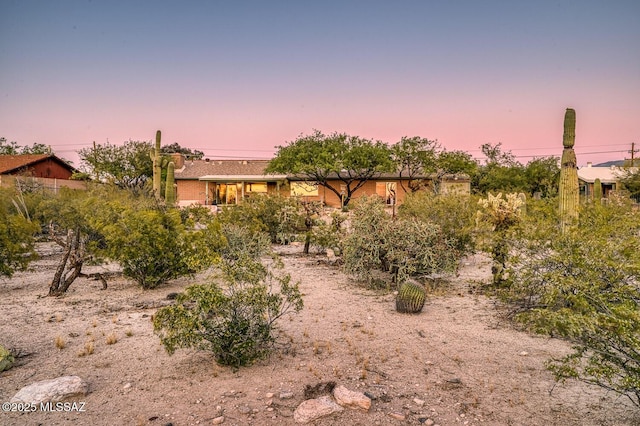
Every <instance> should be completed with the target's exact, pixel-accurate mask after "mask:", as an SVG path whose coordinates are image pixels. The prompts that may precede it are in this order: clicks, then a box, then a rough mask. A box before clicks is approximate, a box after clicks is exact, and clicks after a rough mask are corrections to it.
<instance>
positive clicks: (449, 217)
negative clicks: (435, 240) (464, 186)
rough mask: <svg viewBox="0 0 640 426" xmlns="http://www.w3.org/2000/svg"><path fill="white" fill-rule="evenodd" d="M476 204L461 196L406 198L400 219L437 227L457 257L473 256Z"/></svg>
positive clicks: (427, 194) (419, 194) (414, 195)
mask: <svg viewBox="0 0 640 426" xmlns="http://www.w3.org/2000/svg"><path fill="white" fill-rule="evenodd" d="M476 206H477V201H476V198H475V197H473V196H468V195H460V194H443V195H433V194H432V193H430V192H427V191H419V192H415V193H412V194H409V195H408V196H407V198H406V199H405V201H404V203H403V204H402V205H400V207H399V208H398V215H399V216H400V217H401V218H409V217H413V218H416V219H419V220H421V221H424V222H431V223H435V224H437V225H438V226H439V227H440V229H441V231H442V233H443V234H444V236H445V238H447V239H448V240H450V241H451V242H452V244H453V246H454V247H455V249H456V250H457V251H458V253H459V255H461V256H462V255H465V254H468V253H471V252H473V250H474V248H475V243H474V237H473V232H474V224H475V214H476V210H477V208H476Z"/></svg>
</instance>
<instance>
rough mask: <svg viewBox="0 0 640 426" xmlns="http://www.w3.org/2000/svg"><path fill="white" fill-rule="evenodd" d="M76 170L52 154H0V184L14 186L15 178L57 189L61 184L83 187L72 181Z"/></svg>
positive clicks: (81, 183)
mask: <svg viewBox="0 0 640 426" xmlns="http://www.w3.org/2000/svg"><path fill="white" fill-rule="evenodd" d="M76 172H77V170H76V169H75V168H74V167H73V166H71V165H70V164H69V163H67V162H66V161H64V160H63V159H61V158H59V157H56V156H55V155H53V154H23V155H0V186H4V187H7V186H15V184H16V180H21V181H23V182H26V183H28V184H33V183H35V184H38V185H41V186H43V187H45V188H48V189H54V190H57V188H59V187H61V186H68V187H72V188H84V187H85V184H84V182H79V181H72V180H70V179H71V176H72V175H73V174H74V173H76Z"/></svg>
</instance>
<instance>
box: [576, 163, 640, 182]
mask: <svg viewBox="0 0 640 426" xmlns="http://www.w3.org/2000/svg"><path fill="white" fill-rule="evenodd" d="M637 170H638V168H637V167H629V168H626V169H624V168H621V167H616V166H611V167H593V166H586V167H581V168H579V169H578V179H580V180H581V181H584V182H587V183H593V182H595V181H596V179H600V182H601V183H615V182H618V181H619V180H620V179H621V178H623V177H624V175H625V174H626V173H627V171H631V172H634V171H637Z"/></svg>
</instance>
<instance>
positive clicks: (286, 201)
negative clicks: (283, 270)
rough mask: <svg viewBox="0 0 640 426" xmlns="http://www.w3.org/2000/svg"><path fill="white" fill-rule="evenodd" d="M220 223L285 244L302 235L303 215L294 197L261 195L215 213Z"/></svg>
mask: <svg viewBox="0 0 640 426" xmlns="http://www.w3.org/2000/svg"><path fill="white" fill-rule="evenodd" d="M218 218H219V220H220V222H222V223H233V224H238V225H242V226H245V227H248V228H250V229H252V230H254V231H264V232H266V233H267V234H269V238H270V239H271V242H272V243H278V244H288V243H289V242H291V241H294V240H296V238H297V236H298V234H300V233H301V232H303V231H304V230H305V229H306V228H305V224H304V212H303V208H302V205H301V204H300V202H299V201H298V200H297V199H296V198H291V197H283V196H281V195H270V194H269V195H267V194H261V195H257V196H254V197H250V198H247V199H245V200H243V201H242V203H240V204H238V205H236V206H231V207H226V208H224V209H222V211H221V212H220V213H219V214H218Z"/></svg>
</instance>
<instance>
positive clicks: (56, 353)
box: [0, 245, 640, 426]
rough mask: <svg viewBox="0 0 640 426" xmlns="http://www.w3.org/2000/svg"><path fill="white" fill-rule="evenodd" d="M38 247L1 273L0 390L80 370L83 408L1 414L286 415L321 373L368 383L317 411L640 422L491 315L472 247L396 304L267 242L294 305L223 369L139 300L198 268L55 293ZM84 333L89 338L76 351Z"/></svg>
mask: <svg viewBox="0 0 640 426" xmlns="http://www.w3.org/2000/svg"><path fill="white" fill-rule="evenodd" d="M40 249H41V251H42V252H43V256H42V257H41V259H40V260H38V261H37V262H34V263H33V264H32V265H31V268H30V270H29V271H27V272H24V273H18V274H16V275H15V276H14V277H13V278H12V279H10V280H9V279H5V280H1V281H0V294H1V295H2V296H1V298H0V309H1V310H2V317H3V319H2V321H1V322H0V344H3V345H4V346H5V347H7V348H9V349H11V350H13V351H14V352H16V353H18V354H19V355H20V357H19V358H18V359H17V362H16V365H15V366H14V367H13V368H12V369H10V370H8V371H5V372H3V373H0V399H1V400H2V401H3V402H4V401H9V400H10V399H11V397H12V396H13V395H15V393H16V392H17V391H18V390H19V389H20V388H22V387H23V386H26V385H29V384H31V383H33V382H35V381H39V380H45V379H51V378H55V377H59V376H65V375H77V376H80V377H81V378H83V379H84V380H86V381H87V382H88V383H89V387H90V392H89V394H88V395H86V396H85V397H80V398H76V399H74V401H78V402H84V403H85V404H84V410H85V411H83V412H35V413H22V414H20V413H6V412H3V413H0V424H2V425H68V424H87V425H89V424H91V425H159V426H166V425H169V424H171V425H174V426H178V425H180V426H182V425H210V424H212V423H213V419H214V418H217V417H219V416H224V423H223V424H225V425H291V424H294V422H293V417H292V416H293V411H294V409H295V408H296V407H297V406H298V404H300V402H302V401H303V400H304V399H305V386H306V385H310V386H315V385H317V384H321V383H324V382H336V383H337V384H338V385H340V384H342V385H344V386H346V387H347V388H349V389H351V390H359V391H362V392H366V393H367V394H368V395H370V396H372V397H373V398H374V399H373V404H372V407H371V409H370V410H369V412H363V411H355V410H351V409H345V410H344V411H343V412H341V413H337V414H334V415H332V416H331V417H327V418H324V419H321V420H319V421H317V422H316V424H321V425H341V426H344V425H394V424H398V425H399V424H434V423H435V424H438V425H441V426H445V425H480V424H486V425H545V426H548V425H563V426H570V425H594V426H595V425H598V426H600V425H631V424H640V415H639V414H638V412H637V410H636V409H635V408H634V407H632V406H631V404H630V403H628V402H627V401H626V400H625V398H621V397H619V396H617V395H615V394H612V393H607V392H605V391H604V390H602V389H599V388H595V387H589V386H587V385H584V384H581V383H578V382H567V383H566V384H564V385H563V384H556V383H555V382H554V380H553V378H552V376H551V374H550V373H549V372H548V371H546V370H545V368H544V361H545V360H547V359H549V358H550V357H554V356H560V355H562V354H565V353H567V351H568V350H569V345H568V344H567V343H565V342H563V341H560V340H556V339H551V338H545V337H540V336H533V335H529V334H527V333H523V332H521V331H517V330H515V329H514V328H513V327H512V326H511V325H510V324H509V323H508V322H507V321H505V320H503V319H502V317H501V316H500V314H499V310H497V309H496V306H495V302H494V301H493V300H492V299H490V298H487V297H485V296H483V295H480V294H478V293H477V292H476V291H475V290H474V288H475V287H476V286H477V284H478V282H480V281H482V280H486V279H488V276H489V274H490V272H489V263H488V262H487V260H486V259H485V258H483V257H482V256H479V255H477V256H475V257H472V258H469V259H465V261H464V262H463V265H462V268H461V271H460V275H459V276H458V277H457V278H455V279H454V280H452V281H451V282H450V283H449V284H448V285H447V286H445V288H444V289H440V290H438V291H437V292H435V293H434V294H432V295H430V297H429V299H428V301H427V305H426V306H425V309H424V310H423V311H422V313H420V314H418V315H407V314H399V313H397V312H396V311H395V306H394V297H393V295H389V294H379V293H376V292H373V291H370V290H365V289H363V288H360V287H358V286H355V285H354V284H353V283H352V281H351V280H350V278H349V277H348V276H345V275H344V274H343V273H341V272H340V270H339V268H338V267H335V266H331V265H328V264H327V263H326V262H324V260H325V257H323V256H310V257H304V256H302V255H301V253H300V252H301V248H300V247H287V248H283V247H280V248H277V249H278V250H280V251H281V252H282V254H283V259H284V262H285V266H286V270H287V271H288V272H289V273H290V274H291V275H292V277H293V278H294V279H295V280H298V281H299V282H300V287H301V290H302V291H303V293H304V303H305V308H304V310H303V311H302V312H301V313H299V314H297V315H295V316H291V317H290V318H284V319H282V320H281V321H280V323H279V328H280V337H281V338H280V340H281V341H282V342H283V344H282V345H281V348H280V349H279V350H278V351H277V352H276V353H274V354H273V355H272V356H271V357H270V358H268V359H266V360H264V361H262V362H260V363H258V364H256V365H253V366H251V367H247V368H242V369H240V370H239V371H237V372H234V371H232V370H231V369H230V368H226V367H221V366H218V365H216V364H215V363H214V361H213V359H212V357H211V355H210V354H208V353H203V352H198V351H191V350H179V351H177V352H176V353H175V354H174V355H173V356H169V355H167V353H166V352H165V351H164V349H163V347H162V345H161V344H160V341H159V339H158V337H157V336H156V335H154V333H153V329H152V323H151V316H152V315H153V313H154V312H155V311H156V309H157V308H158V307H160V306H163V305H166V304H168V303H171V301H170V300H168V299H167V295H168V294H169V293H172V292H177V291H180V290H181V289H183V288H184V287H185V286H187V285H189V284H190V283H193V282H195V281H198V280H200V281H202V280H203V279H204V277H203V276H199V277H196V278H195V279H180V280H176V281H172V282H171V283H170V284H168V285H165V286H162V287H160V288H157V289H155V290H147V291H143V290H141V289H139V288H138V287H136V285H135V284H134V283H132V282H131V281H127V280H125V279H116V280H113V281H111V282H110V283H109V288H108V289H107V290H102V289H101V287H102V285H101V284H100V282H98V281H91V280H87V279H79V280H78V281H77V282H76V283H74V284H73V285H72V287H71V288H70V290H69V292H68V294H67V295H66V296H64V297H62V298H50V297H46V294H47V289H48V285H49V282H50V280H51V277H52V274H53V268H54V265H55V264H56V261H57V260H58V254H56V253H55V250H53V248H52V246H48V245H41V247H40ZM114 337H115V338H116V339H117V341H116V342H115V343H114V342H113V340H114V339H113V338H114ZM56 339H62V340H63V341H64V348H62V349H59V348H58V347H57V346H56V343H55V341H56ZM107 340H110V344H108V343H107ZM89 342H92V343H93V346H94V351H93V353H92V354H86V353H85V354H83V353H84V352H86V349H85V348H86V347H87V345H89V344H90V343H89Z"/></svg>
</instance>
